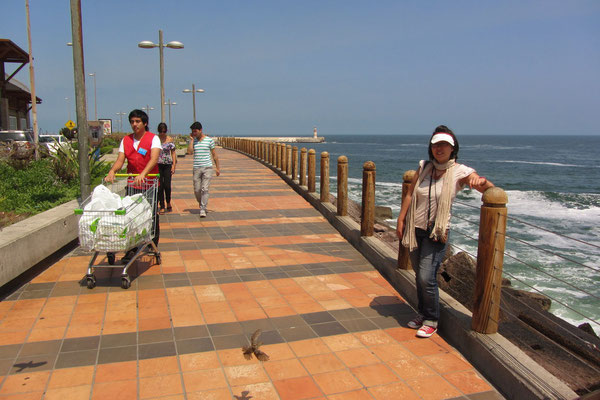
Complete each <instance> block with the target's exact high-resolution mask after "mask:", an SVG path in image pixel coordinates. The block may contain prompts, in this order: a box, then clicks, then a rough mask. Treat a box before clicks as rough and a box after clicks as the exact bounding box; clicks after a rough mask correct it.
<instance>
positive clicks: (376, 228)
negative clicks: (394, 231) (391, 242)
mask: <svg viewBox="0 0 600 400" xmlns="http://www.w3.org/2000/svg"><path fill="white" fill-rule="evenodd" d="M373 230H374V231H375V232H385V231H387V228H386V227H385V226H383V225H381V224H373Z"/></svg>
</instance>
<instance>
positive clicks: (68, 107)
mask: <svg viewBox="0 0 600 400" xmlns="http://www.w3.org/2000/svg"><path fill="white" fill-rule="evenodd" d="M65 102H66V103H67V113H68V114H69V119H68V120H67V121H70V120H71V106H70V105H69V98H68V97H65Z"/></svg>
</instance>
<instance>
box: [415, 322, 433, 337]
mask: <svg viewBox="0 0 600 400" xmlns="http://www.w3.org/2000/svg"><path fill="white" fill-rule="evenodd" d="M436 332H437V328H434V327H433V326H428V325H423V326H422V327H420V328H419V330H418V331H417V337H420V338H428V337H431V336H432V335H433V334H434V333H436Z"/></svg>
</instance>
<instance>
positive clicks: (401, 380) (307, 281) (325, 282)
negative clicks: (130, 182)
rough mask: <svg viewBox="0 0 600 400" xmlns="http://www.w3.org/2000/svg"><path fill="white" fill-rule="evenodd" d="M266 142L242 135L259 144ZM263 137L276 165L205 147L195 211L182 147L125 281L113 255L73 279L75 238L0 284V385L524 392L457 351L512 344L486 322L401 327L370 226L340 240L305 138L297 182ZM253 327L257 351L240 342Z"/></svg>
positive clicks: (429, 395)
mask: <svg viewBox="0 0 600 400" xmlns="http://www.w3.org/2000/svg"><path fill="white" fill-rule="evenodd" d="M272 145H273V144H269V146H272ZM266 147H267V145H264V146H262V147H259V146H256V145H252V149H254V150H255V151H258V152H259V153H260V152H261V151H262V150H265V149H266ZM272 149H276V151H275V152H273V153H272V154H273V155H274V156H276V157H274V158H273V159H274V160H275V163H277V165H278V167H273V166H272V165H268V164H267V163H264V162H259V161H257V160H254V159H252V158H249V157H247V156H246V155H243V154H240V153H239V152H235V151H230V150H226V149H219V150H218V151H219V157H220V159H221V165H222V168H221V170H222V175H221V176H220V177H215V178H213V181H212V184H211V191H210V200H209V207H208V210H209V214H208V217H207V218H202V219H201V218H200V217H199V214H198V205H197V203H196V200H195V197H194V195H193V189H192V176H191V172H192V171H191V168H192V165H191V158H189V157H187V158H180V160H179V163H178V170H177V173H176V175H175V176H174V180H173V197H174V199H173V201H172V204H173V208H174V210H173V212H172V213H167V214H166V215H163V216H161V241H160V245H159V248H160V250H161V253H162V264H161V265H157V264H155V260H154V258H152V257H145V258H142V259H141V260H140V261H138V263H137V264H135V265H134V267H132V269H130V273H131V275H132V278H133V279H132V285H131V288H130V289H128V290H124V289H121V287H120V283H121V282H120V269H106V270H103V271H97V272H96V276H97V278H98V281H97V286H96V287H95V288H94V289H92V290H89V289H87V287H86V286H85V282H84V281H82V278H83V277H84V275H85V270H86V267H87V262H88V261H89V254H86V253H83V252H82V251H81V250H80V249H79V248H75V249H73V250H72V251H70V252H68V254H66V255H65V256H64V257H61V258H60V259H59V260H57V261H55V262H51V263H50V264H49V265H48V267H47V268H46V269H45V270H44V271H43V272H41V273H40V274H39V275H37V276H36V277H34V278H33V279H31V280H30V281H28V282H24V283H23V284H22V285H21V286H20V287H19V288H18V289H17V290H16V291H14V292H13V293H11V294H10V295H9V296H8V297H6V298H5V299H4V300H3V301H2V302H1V303H0V318H1V319H0V338H1V340H0V343H1V345H0V372H1V374H2V378H1V379H2V381H1V383H0V395H7V396H9V395H10V396H13V397H15V398H26V397H30V398H41V397H42V396H46V398H53V397H59V396H61V397H66V398H76V397H77V396H79V397H82V398H112V397H115V396H116V394H119V395H120V396H121V397H122V398H161V397H165V398H167V397H168V398H188V399H192V398H194V399H195V398H197V399H211V398H214V399H242V398H246V399H249V398H254V399H352V398H356V399H387V398H395V399H398V398H402V399H412V398H414V399H420V398H426V399H453V398H460V399H468V398H478V399H501V398H503V397H504V395H507V397H508V398H535V396H532V393H535V392H534V391H533V389H532V388H531V387H530V386H529V384H530V382H517V381H513V382H510V381H507V379H509V378H508V377H507V376H503V375H502V374H500V376H499V377H491V378H500V379H498V380H497V382H495V383H494V384H495V385H499V384H500V385H501V386H502V391H503V393H502V394H501V392H500V391H499V390H498V388H495V387H494V384H492V382H491V381H490V380H489V378H490V375H489V372H486V373H485V375H487V376H484V373H482V372H481V370H480V369H479V368H476V367H475V366H474V365H473V364H472V363H471V362H469V361H468V358H471V357H472V356H473V354H465V353H464V352H463V353H462V354H461V352H460V351H459V348H460V347H464V346H465V344H466V345H467V346H469V345H471V344H472V343H474V341H476V340H479V341H480V342H483V343H484V344H487V345H488V346H492V350H493V351H496V354H495V356H497V357H500V356H501V354H500V353H497V350H494V349H493V347H494V346H497V345H498V343H500V344H501V345H506V346H509V345H510V344H509V343H505V342H502V341H498V338H497V337H495V336H496V335H495V336H492V337H491V339H489V338H486V335H478V334H475V335H474V334H473V333H472V332H470V333H469V330H468V329H467V330H466V331H467V336H469V335H470V336H471V337H470V339H469V340H466V341H465V339H464V338H462V339H460V337H459V339H458V340H459V341H460V340H463V343H456V341H457V337H452V336H450V337H448V336H446V335H445V334H443V335H436V336H434V337H432V338H431V339H427V340H422V339H418V338H416V337H415V335H414V334H415V331H414V330H411V329H408V328H406V327H405V326H406V323H407V322H408V321H409V320H410V319H411V318H412V317H413V316H414V310H413V308H412V307H411V305H410V301H408V299H407V298H404V297H403V296H401V295H400V294H399V291H398V287H396V286H397V284H398V281H396V282H395V281H394V280H393V279H392V280H387V279H385V278H384V276H383V275H382V273H381V271H380V269H381V266H380V265H374V264H373V262H372V261H371V260H373V259H375V258H374V257H375V256H374V255H373V252H377V251H376V250H377V249H378V247H377V246H378V245H377V244H376V243H375V242H374V241H373V240H374V239H372V238H371V239H369V238H367V239H366V242H368V243H366V244H363V245H362V249H361V246H360V245H359V246H356V243H353V244H354V246H353V245H352V244H351V243H350V242H352V241H353V240H352V238H350V239H348V238H346V237H345V236H343V234H344V235H348V232H349V231H352V227H350V225H349V223H348V224H346V225H347V226H346V228H344V227H340V226H339V224H338V226H336V224H335V223H333V222H332V220H331V219H330V217H329V216H328V215H327V214H326V213H325V214H324V213H323V211H324V210H323V208H325V209H326V210H325V211H327V209H328V208H332V207H329V206H328V205H323V204H322V203H320V198H319V197H318V196H317V195H315V194H314V192H315V189H316V188H315V182H314V174H315V154H314V151H312V153H311V152H308V159H306V158H304V157H306V155H307V154H306V153H305V154H301V157H300V160H296V161H299V162H300V170H301V171H302V170H304V171H305V172H306V171H307V170H308V171H309V179H308V185H309V186H308V187H310V190H312V193H311V194H310V196H308V197H307V196H305V195H302V193H300V194H299V193H298V192H297V191H296V190H295V189H296V188H294V187H291V186H290V185H289V183H290V182H288V181H289V179H287V178H286V177H287V176H288V175H289V174H286V172H288V171H289V172H290V173H292V171H294V170H296V171H297V170H298V168H297V166H296V164H294V165H292V162H291V160H293V159H294V157H291V158H290V157H288V154H290V153H291V152H289V151H288V148H287V147H285V148H284V145H279V146H278V147H275V146H274V147H272ZM284 150H285V151H284ZM292 156H293V154H292ZM303 162H304V163H307V164H308V165H303ZM311 171H312V175H313V178H312V179H311V177H310V173H311ZM282 178H283V179H282ZM311 181H312V182H311ZM367 181H368V179H367ZM321 190H325V187H322V188H321ZM327 190H328V188H327ZM315 206H316V207H315ZM329 211H333V212H335V211H336V210H335V209H333V210H329ZM365 229H367V233H368V227H365ZM360 231H361V228H360V227H359V233H358V237H360V236H361V235H360ZM349 235H350V236H352V235H353V234H352V233H350V234H349ZM355 240H361V239H355ZM369 244H370V245H371V247H369ZM357 247H358V248H359V249H360V250H361V251H359V250H357ZM381 251H383V250H381ZM369 252H371V253H369ZM393 261H394V263H395V262H396V260H395V259H394V260H393ZM401 273H402V272H401ZM388 279H389V277H388ZM407 293H410V290H409V291H408V292H407ZM444 301H445V302H449V301H450V300H448V299H447V298H444ZM454 303H456V302H454ZM454 303H453V304H452V305H454V306H456V307H457V308H458V310H460V312H464V310H462V309H461V308H460V305H459V304H454ZM457 315H458V314H457ZM444 318H445V320H444V321H443V322H442V324H445V325H446V326H447V328H446V329H447V331H448V332H451V331H453V330H454V329H458V328H460V329H463V330H464V326H462V325H464V324H465V321H462V322H461V318H460V316H459V317H458V319H456V315H455V318H454V319H453V318H451V317H448V316H446V317H444ZM466 324H467V325H469V324H470V323H469V321H466ZM442 326H443V325H442ZM257 329H261V330H262V333H261V336H260V341H262V342H263V345H262V347H261V350H262V351H263V352H264V353H266V354H267V355H268V356H269V358H270V359H269V360H268V361H259V360H257V359H256V358H251V359H249V360H248V359H246V358H245V357H244V355H243V353H242V347H243V346H247V345H248V344H249V338H250V336H251V335H252V333H253V332H255V331H256V330H257ZM484 338H485V339H484ZM448 339H451V340H448ZM450 343H452V344H450ZM457 344H458V347H457V346H456V345H457ZM461 345H462V346H461ZM477 351H478V350H477V349H475V348H473V349H472V350H471V353H473V352H477ZM482 354H483V353H482ZM481 357H486V355H485V354H483V355H480V358H481ZM487 357H491V356H489V355H488V356H487ZM492 358H493V357H492ZM492 358H490V360H489V363H490V364H494V363H496V361H493V360H492ZM516 361H519V360H516ZM518 365H519V364H518V363H516V364H514V366H515V367H516V366H518ZM527 367H528V368H535V365H534V363H532V364H529V365H527ZM540 376H544V375H543V371H542V374H541V375H540ZM547 378H548V380H549V381H548V382H545V383H546V385H550V386H552V384H556V385H557V386H558V387H559V389H556V388H554V389H553V390H555V393H557V394H558V395H557V397H555V398H574V396H572V397H569V392H568V390H565V388H564V387H561V386H560V384H559V383H557V382H555V381H554V380H553V379H552V377H547ZM503 380H504V381H503ZM507 385H513V387H509V386H507ZM522 394H526V395H527V396H525V397H519V395H522Z"/></svg>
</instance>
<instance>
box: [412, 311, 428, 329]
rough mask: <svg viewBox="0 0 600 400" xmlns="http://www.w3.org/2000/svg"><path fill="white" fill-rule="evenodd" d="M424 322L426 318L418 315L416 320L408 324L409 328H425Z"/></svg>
mask: <svg viewBox="0 0 600 400" xmlns="http://www.w3.org/2000/svg"><path fill="white" fill-rule="evenodd" d="M423 321H425V318H423V316H422V315H421V314H418V315H417V316H416V317H415V319H413V320H412V321H410V322H409V323H408V327H409V328H411V329H419V328H420V327H421V326H423Z"/></svg>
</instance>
